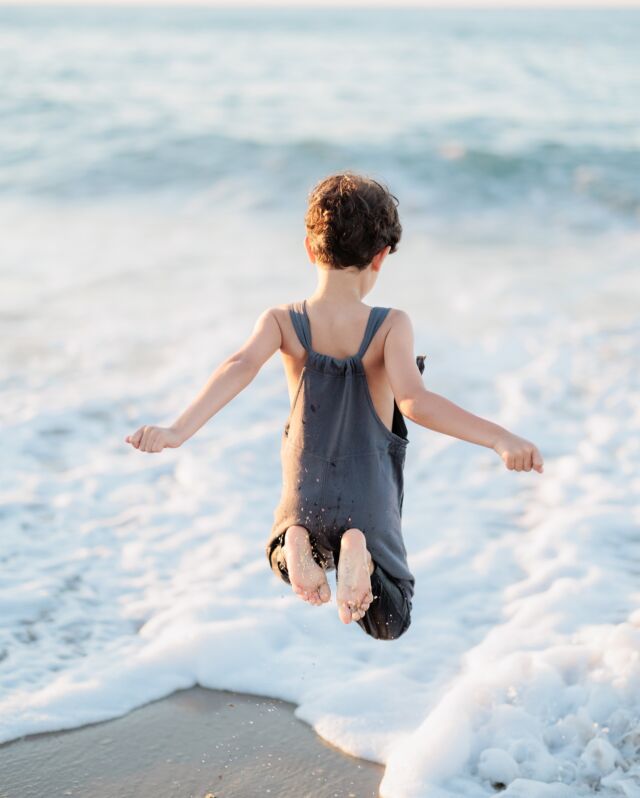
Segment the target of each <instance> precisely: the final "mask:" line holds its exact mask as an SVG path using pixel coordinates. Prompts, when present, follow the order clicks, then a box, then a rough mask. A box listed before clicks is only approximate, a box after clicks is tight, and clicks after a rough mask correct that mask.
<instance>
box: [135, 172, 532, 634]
mask: <svg viewBox="0 0 640 798" xmlns="http://www.w3.org/2000/svg"><path fill="white" fill-rule="evenodd" d="M397 204H398V201H397V199H396V197H394V196H393V195H392V194H390V193H389V191H388V189H386V188H385V187H384V186H382V185H381V184H380V183H378V182H376V181H375V180H372V179H370V178H368V177H363V176H360V175H357V174H354V173H352V172H347V173H344V174H336V175H331V176H329V177H327V178H325V179H324V180H322V181H321V182H320V183H319V184H318V185H317V186H316V187H315V188H314V189H313V191H312V192H311V194H310V197H309V205H308V208H307V213H306V217H305V225H306V233H307V235H306V237H305V240H304V244H305V248H306V250H307V254H308V256H309V260H310V261H311V262H312V263H315V264H316V267H317V277H318V283H317V286H316V290H315V291H314V293H313V294H311V296H310V297H308V298H307V299H305V300H304V301H301V302H294V303H291V304H289V305H278V306H277V307H272V308H268V309H267V310H265V311H264V312H263V313H262V314H261V316H260V317H259V318H258V320H257V322H256V325H255V327H254V330H253V333H252V335H251V336H250V337H249V338H248V340H247V341H246V342H245V343H244V345H243V346H242V347H241V348H240V349H238V350H237V351H236V352H235V353H234V354H232V355H231V356H230V357H228V358H227V359H226V360H225V361H224V362H223V363H222V364H221V365H220V366H219V367H218V368H217V369H216V370H215V371H214V372H213V374H212V375H211V377H210V378H209V380H208V382H207V383H206V385H205V386H204V388H203V389H202V391H201V392H200V394H199V395H198V396H197V397H196V399H195V400H194V401H193V403H192V404H191V405H190V406H189V407H188V408H187V409H186V410H185V411H184V413H182V415H181V416H180V417H179V418H178V419H177V420H176V421H175V423H174V424H172V425H171V426H170V427H158V426H143V427H140V429H138V430H137V431H136V432H135V433H134V434H133V435H128V436H127V437H126V438H125V440H126V442H127V443H130V444H131V445H132V446H134V447H135V448H136V449H138V450H139V451H142V452H160V451H162V450H163V449H164V448H167V447H168V448H176V447H178V446H180V445H181V444H183V443H184V442H185V441H186V440H188V439H189V438H190V437H191V436H192V435H194V434H195V433H196V432H197V431H198V430H199V429H200V427H202V426H203V425H204V424H205V423H206V422H207V421H208V420H209V419H210V418H211V417H212V416H214V415H215V414H216V413H217V412H218V411H219V410H220V409H221V408H222V407H224V406H225V405H226V404H227V403H228V402H230V401H231V400H232V399H233V398H234V397H235V396H236V395H237V394H238V393H240V391H242V390H243V389H244V388H246V386H247V385H248V384H249V383H250V382H251V381H252V380H253V378H254V377H255V376H256V374H257V373H258V371H259V370H260V368H261V367H262V366H263V365H264V363H266V361H267V360H269V358H270V357H271V356H272V355H273V354H274V353H275V352H276V351H277V350H280V353H281V355H282V360H283V364H284V370H285V375H286V378H287V383H288V389H289V398H290V402H291V408H290V413H289V417H288V419H287V421H286V423H285V425H284V428H283V431H282V438H281V461H282V476H283V486H282V494H281V497H280V502H279V504H278V506H277V508H276V510H275V515H274V523H273V526H272V529H271V533H270V535H269V537H268V541H267V546H266V554H267V557H268V560H269V563H270V565H271V567H272V569H273V570H274V572H275V573H276V574H277V575H278V576H279V577H280V578H281V579H282V580H283V581H285V582H286V583H288V584H290V585H291V587H292V589H293V591H294V592H295V593H296V594H297V595H298V596H300V597H301V598H302V599H304V600H305V601H307V602H309V603H310V604H314V605H319V604H323V603H326V602H328V601H329V600H330V598H331V591H330V588H329V584H328V582H327V576H326V573H327V571H330V570H334V569H335V571H336V585H337V605H338V614H339V617H340V619H341V620H342V621H343V622H344V623H350V622H351V621H356V622H357V623H358V625H359V626H361V627H362V628H363V629H364V631H365V632H366V633H367V634H369V635H371V636H372V637H374V638H377V639H383V640H393V639H396V638H398V637H400V635H402V634H403V633H404V632H405V631H406V629H407V628H408V627H409V624H410V620H411V609H412V598H413V594H414V585H415V579H414V577H413V574H412V573H411V571H410V570H409V567H408V564H407V554H406V549H405V546H404V541H403V538H402V530H401V515H402V502H403V497H404V483H403V468H404V461H405V453H406V448H407V444H408V438H407V427H406V424H405V422H404V417H406V418H409V419H411V420H412V421H414V422H415V423H417V424H420V425H422V426H423V427H427V428H428V429H432V430H435V431H436V432H441V433H444V434H445V435H451V436H453V437H455V438H460V439H461V440H465V441H469V442H471V443H475V444H478V445H480V446H486V447H488V448H490V449H493V450H494V451H495V452H496V453H497V454H498V455H499V456H500V457H501V458H502V460H503V462H504V464H505V466H506V467H507V468H508V469H510V470H515V471H531V470H532V469H534V470H536V471H538V472H539V473H542V471H543V461H542V457H541V455H540V452H539V451H538V449H537V448H536V446H535V445H534V444H533V443H531V442H529V441H527V440H525V439H524V438H520V437H518V436H517V435H514V434H513V433H511V432H509V431H507V430H506V429H505V428H504V427H501V426H499V425H497V424H494V423H492V422H491V421H488V420H486V419H484V418H481V417H479V416H475V415H473V414H472V413H469V412H467V411H466V410H463V409H462V408H461V407H459V406H458V405H455V404H454V403H453V402H450V401H449V400H448V399H445V398H444V397H443V396H440V395H439V394H436V393H432V392H431V391H428V390H426V388H425V387H424V384H423V381H422V370H423V367H424V358H423V357H422V356H418V357H417V358H416V357H415V355H414V350H413V329H412V325H411V321H410V319H409V316H408V315H407V314H406V313H405V312H404V311H402V310H397V309H392V308H386V307H373V308H371V307H368V306H367V305H365V304H364V303H363V301H362V300H363V298H364V297H365V296H366V295H367V294H368V293H369V292H370V291H371V289H372V288H373V286H374V285H375V283H376V280H377V278H378V275H379V274H380V269H381V268H382V265H383V263H384V261H385V259H386V257H387V255H389V254H390V253H393V252H395V251H396V248H397V245H398V242H399V241H400V236H401V233H402V227H401V225H400V221H399V219H398V213H397Z"/></svg>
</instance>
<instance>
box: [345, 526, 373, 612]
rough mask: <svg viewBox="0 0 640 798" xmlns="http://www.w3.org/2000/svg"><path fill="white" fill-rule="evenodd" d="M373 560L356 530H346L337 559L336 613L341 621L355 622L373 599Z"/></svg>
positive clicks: (360, 533) (362, 537)
mask: <svg viewBox="0 0 640 798" xmlns="http://www.w3.org/2000/svg"><path fill="white" fill-rule="evenodd" d="M372 572H373V561H372V559H371V554H370V553H369V550H368V549H367V540H366V538H365V536H364V533H363V532H362V531H361V530H360V529H348V530H347V531H346V532H345V533H344V534H343V535H342V540H341V541H340V559H339V560H338V573H337V582H338V595H337V602H338V615H339V616H340V620H341V621H342V622H343V623H351V621H359V620H360V618H362V617H363V616H364V614H365V613H366V611H367V610H368V609H369V605H370V604H371V602H372V601H373V593H372V592H371V573H372Z"/></svg>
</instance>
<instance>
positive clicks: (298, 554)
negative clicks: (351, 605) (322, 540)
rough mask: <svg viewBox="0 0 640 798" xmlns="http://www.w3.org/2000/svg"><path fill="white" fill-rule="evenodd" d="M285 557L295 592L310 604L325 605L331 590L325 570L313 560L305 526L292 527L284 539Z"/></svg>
mask: <svg viewBox="0 0 640 798" xmlns="http://www.w3.org/2000/svg"><path fill="white" fill-rule="evenodd" d="M283 551H284V556H285V559H286V561H287V572H288V574H289V581H290V582H291V587H292V588H293V592H294V593H296V594H297V595H298V596H300V598H303V599H304V600H305V601H308V602H309V603H310V604H315V605H319V604H324V603H325V602H327V601H329V599H330V598H331V589H330V588H329V583H328V582H327V575H326V574H325V572H324V569H323V568H321V567H320V566H319V565H318V563H317V562H316V561H315V560H314V559H313V554H312V553H311V543H310V541H309V533H308V532H307V530H306V529H305V528H304V527H303V526H290V527H289V529H287V532H286V534H285V537H284V546H283Z"/></svg>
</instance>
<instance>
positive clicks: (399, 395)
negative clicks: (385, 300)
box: [384, 311, 544, 473]
mask: <svg viewBox="0 0 640 798" xmlns="http://www.w3.org/2000/svg"><path fill="white" fill-rule="evenodd" d="M384 362H385V369H386V371H387V374H388V377H389V382H390V384H391V389H392V390H393V394H394V396H395V399H396V404H397V405H398V408H399V409H400V412H401V413H402V415H403V416H406V417H407V418H410V419H411V420H412V421H415V422H416V424H420V425H421V426H423V427H427V428H428V429H432V430H435V431H436V432H442V433H444V434H445V435H452V436H453V437H454V438H460V439H461V440H464V441H469V442H470V443H477V444H479V445H480V446H487V447H488V448H490V449H494V450H495V451H496V452H497V453H498V455H499V456H500V457H501V458H502V460H503V461H504V464H505V465H506V467H507V468H508V469H509V470H515V471H531V469H532V468H533V469H535V470H536V471H538V472H539V473H542V471H543V467H544V466H543V460H542V455H541V454H540V452H539V451H538V448H537V447H536V446H535V445H534V444H533V443H531V442H530V441H528V440H525V439H524V438H520V437H519V436H518V435H514V434H513V433H511V432H509V431H508V430H506V429H505V428H504V427H501V426H499V425H498V424H494V423H493V422H491V421H488V420H487V419H485V418H481V417H480V416H475V415H473V413H469V412H467V411H466V410H463V409H462V408H461V407H459V406H458V405H456V404H454V403H453V402H450V401H449V400H448V399H445V397H444V396H440V395H439V394H437V393H432V392H431V391H427V390H426V388H425V387H424V384H423V381H422V376H421V374H420V372H419V371H418V367H417V365H416V361H415V356H414V354H413V327H412V325H411V319H410V318H409V316H408V315H407V314H406V313H404V311H396V313H395V319H394V321H393V324H392V326H391V329H390V330H389V332H388V333H387V337H386V339H385V344H384Z"/></svg>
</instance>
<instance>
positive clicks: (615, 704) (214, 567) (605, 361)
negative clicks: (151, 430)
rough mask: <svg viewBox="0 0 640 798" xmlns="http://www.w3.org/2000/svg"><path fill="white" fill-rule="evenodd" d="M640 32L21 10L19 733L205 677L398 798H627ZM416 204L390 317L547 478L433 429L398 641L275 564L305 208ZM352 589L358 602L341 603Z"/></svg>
mask: <svg viewBox="0 0 640 798" xmlns="http://www.w3.org/2000/svg"><path fill="white" fill-rule="evenodd" d="M639 33H640V15H639V14H638V13H636V12H518V13H509V12H504V11H502V12H498V11H485V12H481V11H478V12H459V13H445V12H429V11H375V12H373V11H369V12H354V11H333V10H332V11H284V10H279V11H260V12H258V11H245V12H243V11H229V10H225V11H222V10H203V9H200V10H197V9H191V10H189V9H163V10H160V9H144V10H140V9H138V10H133V9H129V10H126V9H119V10H116V9H111V10H109V9H99V8H85V9H75V10H72V9H68V8H67V9H39V10H36V9H30V8H28V7H23V8H4V9H2V10H0V119H1V120H2V122H1V124H0V217H1V219H2V235H1V238H0V256H1V257H0V290H1V294H0V332H1V335H0V355H1V356H0V414H1V418H2V459H1V469H2V471H1V475H0V476H1V480H0V523H1V533H0V563H1V566H2V568H1V571H0V618H1V624H0V739H1V740H11V739H14V738H16V737H18V736H21V735H25V734H28V733H32V732H40V731H45V730H53V729H63V728H70V727H74V726H78V725H81V724H84V723H88V722H94V721H99V720H102V719H106V718H112V717H115V716H118V715H122V714H124V713H126V712H128V711H129V710H131V709H133V708H134V707H137V706H140V705H142V704H144V703H145V702H148V701H151V700H153V699H157V698H160V697H162V696H165V695H167V694H168V693H170V692H172V691H174V690H176V689H179V688H186V687H189V686H191V685H194V684H196V683H198V684H201V685H204V686H207V687H215V688H225V689H233V690H243V691H249V692H254V693H258V694H265V695H270V696H278V697H281V698H285V699H289V700H291V701H294V702H296V703H297V704H298V705H299V707H298V710H297V713H298V715H299V717H300V718H302V719H303V720H305V721H308V722H309V723H311V724H312V725H313V727H314V728H315V729H316V730H317V732H318V733H319V734H320V735H322V736H323V737H324V738H326V739H327V740H329V741H330V742H332V743H334V744H335V745H337V746H339V747H341V748H342V749H343V750H345V751H347V752H349V753H351V754H356V755H359V756H362V757H367V758H370V759H372V760H375V761H378V762H381V763H385V764H386V765H387V770H386V774H385V777H384V780H383V783H382V788H381V790H382V795H383V796H385V798H453V796H465V798H467V797H470V798H473V797H474V796H488V795H492V794H494V793H495V791H496V790H501V789H503V788H506V790H505V791H504V792H503V793H502V794H503V795H505V797H507V796H509V798H525V796H526V798H556V796H560V797H561V798H562V796H571V797H572V798H573V796H582V795H590V794H592V793H594V792H595V791H597V792H598V794H599V795H602V796H610V797H611V798H614V797H616V796H623V797H624V798H636V797H637V796H640V753H639V751H640V733H639V731H638V729H639V728H640V725H639V724H640V610H639V600H640V587H639V582H638V577H639V574H640V532H639V521H640V507H639V503H638V492H639V489H640V469H639V468H638V460H639V458H640V437H639V431H640V414H639V407H640V395H639V394H640V386H639V378H638V371H639V369H638V352H639V351H640V320H639V318H638V309H639V307H640V304H639V302H640V272H639V269H638V261H639V258H640V235H639V231H638V222H639V221H640V213H639V211H640V177H639V174H640V172H639V169H640V137H639V131H640V102H639V99H640V83H639V82H638V74H639V67H640V50H639V49H638V47H637V41H638V35H639ZM347 168H350V169H354V170H357V171H361V172H365V173H367V174H370V175H371V176H373V177H375V178H377V179H380V180H382V181H384V182H386V183H387V184H388V185H389V186H390V188H391V189H392V191H393V192H394V193H395V194H396V196H397V197H398V199H399V201H400V205H399V211H400V214H401V219H402V223H403V226H404V233H403V238H402V241H401V243H400V247H399V249H398V252H397V253H395V254H393V255H391V256H390V257H389V258H388V259H387V261H386V262H385V264H384V267H383V270H382V273H381V276H380V279H379V281H378V283H377V285H376V288H375V290H374V292H373V293H372V294H371V296H370V297H368V301H370V302H371V304H379V305H385V306H387V305H390V306H394V307H402V308H404V309H405V310H406V311H407V312H408V313H409V314H410V316H411V318H412V320H413V325H414V330H415V337H416V352H417V353H425V354H426V355H427V361H426V371H425V375H424V379H425V384H426V385H427V387H428V388H429V389H430V390H432V391H435V392H437V393H442V394H444V395H445V396H447V397H449V398H450V399H451V400H452V401H454V402H456V403H458V404H460V405H462V406H463V407H465V408H467V409H468V410H470V411H472V412H475V413H478V414H480V415H482V416H486V417H488V418H490V419H492V420H495V421H497V422H499V423H501V424H502V425H504V426H506V427H508V428H509V429H511V430H513V431H515V432H516V433H518V434H520V435H523V436H524V437H526V438H529V439H531V440H533V441H534V442H535V443H536V444H537V445H538V446H539V448H540V450H541V451H542V453H543V455H544V457H545V470H544V474H542V475H540V474H537V473H535V472H531V473H515V472H510V471H508V470H507V469H506V468H505V467H504V465H503V463H502V461H501V460H500V459H499V458H498V456H497V455H496V454H495V453H494V452H493V451H492V450H490V449H486V448H481V447H476V446H473V445H471V444H469V443H466V442H463V441H459V440H457V439H454V438H450V437H445V436H443V435H438V434H436V433H434V432H431V431H428V430H425V429H422V428H420V427H417V426H416V425H413V424H411V425H410V429H409V436H410V440H411V442H410V445H409V451H408V456H407V464H406V496H405V504H404V534H405V537H406V544H407V549H408V552H409V564H410V567H411V569H412V571H413V572H414V574H415V576H416V594H415V600H414V608H413V620H412V624H411V627H410V629H409V630H408V631H407V633H406V634H405V635H404V636H403V637H402V638H400V639H399V640H397V641H393V642H388V641H375V640H372V639H370V638H368V637H367V636H365V635H364V633H363V632H362V630H361V629H360V628H358V627H357V626H355V625H350V626H344V625H342V624H341V623H340V621H339V620H338V617H337V612H336V607H335V603H333V602H332V603H331V604H329V605H326V606H322V607H310V606H308V605H306V604H304V603H303V602H301V601H300V600H299V599H298V598H296V597H295V596H293V595H292V594H291V592H290V590H289V589H288V588H287V586H286V585H285V584H283V583H282V582H280V581H278V580H277V579H276V578H275V576H274V575H273V573H272V572H271V570H270V569H269V566H268V563H267V560H266V556H265V552H264V544H265V542H266V538H267V535H268V532H269V529H270V526H271V523H272V518H273V516H272V513H273V509H274V507H275V505H276V504H277V500H278V498H279V491H280V473H279V468H280V465H279V460H278V457H279V440H280V433H281V427H282V424H283V422H284V419H285V417H286V414H287V410H288V401H287V392H286V386H285V381H284V375H283V372H282V368H281V365H280V363H279V362H278V359H277V357H274V358H273V359H272V360H271V361H270V362H269V363H268V364H267V365H266V366H265V367H264V369H263V370H262V372H261V373H260V374H259V375H258V377H257V378H256V379H255V381H254V383H253V384H252V385H251V386H250V387H248V388H247V389H246V390H245V391H244V392H243V393H242V394H240V396H239V397H238V398H237V399H236V400H235V401H234V402H233V403H232V404H230V405H228V406H226V407H225V408H224V409H223V410H222V411H221V412H220V413H219V415H218V416H217V417H216V418H215V419H214V420H213V421H212V422H210V423H209V424H207V425H206V426H205V427H204V428H203V429H202V430H201V431H200V432H199V433H198V434H197V435H196V436H195V437H193V438H192V439H190V440H189V441H188V442H187V443H185V444H184V445H183V446H182V447H181V448H180V449H178V450H166V451H164V452H162V453H161V454H153V455H150V454H143V453H140V452H138V451H135V450H133V449H132V448H131V447H129V446H128V445H127V444H125V443H124V437H125V436H126V435H127V434H130V433H132V432H133V431H135V430H136V429H137V428H138V427H139V426H140V425H142V424H169V423H171V422H172V421H173V420H175V418H176V417H177V416H178V415H179V413H180V412H181V411H182V410H183V409H184V408H185V407H186V406H187V405H188V403H189V402H190V401H191V400H192V399H193V398H194V397H195V395H196V394H197V392H198V391H199V390H200V388H201V387H202V386H203V384H204V382H205V381H206V379H207V378H208V376H209V374H210V373H211V372H212V370H213V369H214V368H215V367H216V366H217V365H218V363H219V362H220V361H221V360H222V359H223V358H224V357H225V356H227V355H229V354H231V353H232V352H233V351H234V350H235V349H236V348H237V347H239V346H240V344H241V343H242V342H243V341H244V340H245V338H246V337H247V336H248V335H249V334H250V332H251V329H252V327H253V324H254V322H255V319H256V318H257V317H258V315H259V314H260V313H261V312H262V311H263V310H264V309H265V308H266V307H268V306H270V305H273V304H280V303H284V302H290V301H294V300H298V299H301V298H302V297H304V296H305V295H307V294H308V293H310V292H311V291H312V290H313V285H314V269H313V267H312V266H311V265H310V264H309V263H308V261H307V259H306V256H305V253H304V249H303V246H302V239H303V236H304V226H303V216H304V207H305V201H306V197H307V194H308V192H309V190H310V188H311V187H312V185H313V184H314V183H315V182H316V181H317V180H318V179H320V178H321V177H322V176H324V175H325V174H327V173H329V172H332V171H337V170H342V169H347ZM330 584H331V586H332V588H333V587H335V583H334V580H333V577H331V578H330Z"/></svg>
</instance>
